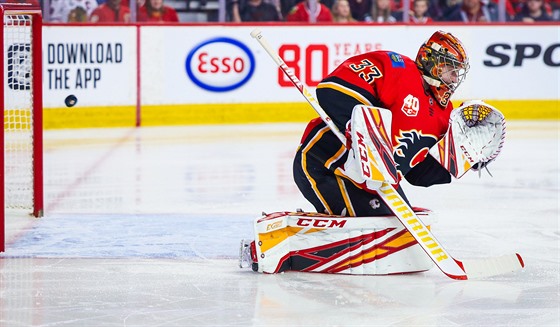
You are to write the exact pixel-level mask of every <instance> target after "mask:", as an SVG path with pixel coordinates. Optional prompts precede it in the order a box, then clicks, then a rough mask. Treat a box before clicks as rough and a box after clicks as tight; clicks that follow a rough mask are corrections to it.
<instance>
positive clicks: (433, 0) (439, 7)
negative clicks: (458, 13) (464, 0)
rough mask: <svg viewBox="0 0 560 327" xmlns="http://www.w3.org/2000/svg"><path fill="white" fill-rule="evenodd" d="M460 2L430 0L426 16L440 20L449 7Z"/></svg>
mask: <svg viewBox="0 0 560 327" xmlns="http://www.w3.org/2000/svg"><path fill="white" fill-rule="evenodd" d="M460 3H461V0H430V5H429V6H428V16H430V17H432V18H433V19H434V20H442V19H443V17H445V16H446V15H447V14H448V13H449V11H450V10H451V9H453V8H455V6H457V4H460Z"/></svg>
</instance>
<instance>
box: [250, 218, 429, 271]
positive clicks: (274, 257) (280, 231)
mask: <svg viewBox="0 0 560 327" xmlns="http://www.w3.org/2000/svg"><path fill="white" fill-rule="evenodd" d="M417 215H418V216H420V217H421V218H422V220H423V221H424V222H425V223H426V224H429V222H430V215H431V212H429V211H428V210H421V211H418V212H417ZM254 231H255V241H253V242H246V241H242V242H241V248H240V262H239V266H240V267H241V268H244V267H249V266H251V267H252V269H253V270H254V271H257V272H260V273H269V274H273V273H280V272H284V271H305V272H317V273H338V274H354V275H388V274H403V273H413V272H421V271H426V270H429V269H430V268H432V267H433V262H432V261H431V260H430V258H429V257H428V256H426V254H425V253H424V251H423V250H422V248H421V247H420V246H419V245H418V243H417V242H416V240H415V239H414V238H413V237H412V235H411V234H410V233H409V232H408V231H407V230H406V229H405V228H404V226H403V225H402V224H401V223H400V222H399V220H398V219H397V218H396V217H394V216H380V217H344V216H336V215H325V214H318V213H307V212H276V213H271V214H264V215H263V216H262V217H260V218H258V219H256V220H255V224H254Z"/></svg>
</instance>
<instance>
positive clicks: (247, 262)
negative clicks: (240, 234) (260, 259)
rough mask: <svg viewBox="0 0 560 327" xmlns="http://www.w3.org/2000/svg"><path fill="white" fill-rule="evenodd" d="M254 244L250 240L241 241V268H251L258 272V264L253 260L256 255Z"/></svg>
mask: <svg viewBox="0 0 560 327" xmlns="http://www.w3.org/2000/svg"><path fill="white" fill-rule="evenodd" d="M254 246H255V245H254V242H252V241H249V240H244V239H243V240H241V243H240V245H239V268H249V267H250V268H251V269H252V270H253V271H257V270H258V264H257V262H255V260H253V257H254V256H253V254H254V253H255V251H254V249H252V247H253V248H254Z"/></svg>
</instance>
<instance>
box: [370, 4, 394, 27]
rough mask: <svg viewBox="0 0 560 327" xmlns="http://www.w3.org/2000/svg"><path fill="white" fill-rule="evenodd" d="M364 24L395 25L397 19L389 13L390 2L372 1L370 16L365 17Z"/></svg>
mask: <svg viewBox="0 0 560 327" xmlns="http://www.w3.org/2000/svg"><path fill="white" fill-rule="evenodd" d="M365 21H366V22H374V23H395V22H396V21H397V19H396V18H395V17H394V16H393V15H392V13H391V0H374V1H373V5H372V6H371V14H370V16H366V18H365Z"/></svg>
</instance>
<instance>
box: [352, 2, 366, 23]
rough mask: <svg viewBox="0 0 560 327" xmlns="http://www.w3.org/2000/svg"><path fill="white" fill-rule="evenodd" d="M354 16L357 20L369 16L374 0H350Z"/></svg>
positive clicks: (362, 19)
mask: <svg viewBox="0 0 560 327" xmlns="http://www.w3.org/2000/svg"><path fill="white" fill-rule="evenodd" d="M348 4H350V12H352V17H354V19H355V20H357V21H364V20H365V19H366V17H369V15H370V11H371V4H372V0H348Z"/></svg>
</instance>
